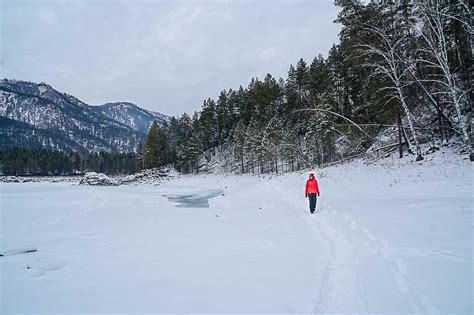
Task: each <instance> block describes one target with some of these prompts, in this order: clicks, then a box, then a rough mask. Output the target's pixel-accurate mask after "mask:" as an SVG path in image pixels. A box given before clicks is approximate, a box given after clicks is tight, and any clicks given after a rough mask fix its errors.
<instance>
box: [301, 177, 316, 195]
mask: <svg viewBox="0 0 474 315" xmlns="http://www.w3.org/2000/svg"><path fill="white" fill-rule="evenodd" d="M304 194H305V195H306V194H319V188H318V181H317V180H316V178H315V179H308V180H307V181H306V189H305V191H304Z"/></svg>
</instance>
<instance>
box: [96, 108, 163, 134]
mask: <svg viewBox="0 0 474 315" xmlns="http://www.w3.org/2000/svg"><path fill="white" fill-rule="evenodd" d="M93 108H94V110H96V111H99V112H101V113H102V114H104V115H106V116H107V117H110V118H112V119H114V120H116V121H119V122H121V123H122V124H124V125H127V126H129V127H131V128H132V129H134V130H135V131H138V132H141V133H147V132H148V128H149V127H150V125H151V124H152V123H153V121H156V122H157V123H158V124H162V123H163V122H164V121H165V120H168V117H167V116H165V115H163V114H160V113H157V112H152V111H148V110H146V109H143V108H141V107H138V106H137V105H135V104H132V103H126V102H119V103H107V104H104V105H101V106H94V107H93Z"/></svg>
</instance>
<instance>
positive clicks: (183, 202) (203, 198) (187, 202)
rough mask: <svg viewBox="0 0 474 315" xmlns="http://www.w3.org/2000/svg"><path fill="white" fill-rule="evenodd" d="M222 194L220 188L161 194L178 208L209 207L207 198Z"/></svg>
mask: <svg viewBox="0 0 474 315" xmlns="http://www.w3.org/2000/svg"><path fill="white" fill-rule="evenodd" d="M222 194H223V191H222V189H212V190H202V191H198V192H196V193H192V194H185V195H163V196H164V197H166V198H168V200H169V201H171V202H177V203H178V204H177V205H176V207H180V208H209V199H211V198H214V197H217V196H220V195H222Z"/></svg>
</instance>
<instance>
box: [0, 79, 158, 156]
mask: <svg viewBox="0 0 474 315" xmlns="http://www.w3.org/2000/svg"><path fill="white" fill-rule="evenodd" d="M100 108H101V107H100ZM100 108H96V107H94V106H89V105H87V104H85V103H83V102H81V101H80V100H78V99H77V98H75V97H73V96H71V95H68V94H65V93H61V92H58V91H56V90H55V89H53V88H52V87H51V86H50V85H47V84H45V83H39V84H37V83H32V82H24V81H16V80H8V79H3V80H1V81H0V117H2V118H3V119H2V120H1V121H0V123H1V125H2V126H3V127H5V129H6V128H8V130H9V133H6V132H2V133H0V145H2V147H5V146H20V147H48V148H54V149H59V150H71V149H73V150H86V151H100V150H105V151H121V152H124V151H133V150H135V149H136V147H137V145H138V143H139V142H140V141H141V140H142V139H143V137H144V134H145V133H146V130H145V129H147V128H145V127H146V126H145V125H146V118H144V117H145V116H146V115H148V116H146V117H147V119H148V120H147V121H148V123H150V121H151V120H152V119H153V118H152V117H157V118H158V117H160V115H158V114H155V115H153V114H151V113H149V114H146V115H145V113H147V111H145V110H141V109H140V108H139V107H137V106H134V107H133V111H131V110H128V109H124V108H122V107H118V108H116V109H115V110H114V114H113V115H112V114H111V113H110V112H109V111H104V112H102V111H101V110H100ZM121 110H123V112H122V113H120V111H121ZM12 121H13V122H12ZM15 122H17V123H18V124H15ZM25 124H26V125H25ZM2 129H4V128H2ZM11 133H14V134H16V135H15V137H14V138H11V139H7V137H8V136H9V135H10V134H11Z"/></svg>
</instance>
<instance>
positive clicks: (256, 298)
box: [0, 150, 473, 314]
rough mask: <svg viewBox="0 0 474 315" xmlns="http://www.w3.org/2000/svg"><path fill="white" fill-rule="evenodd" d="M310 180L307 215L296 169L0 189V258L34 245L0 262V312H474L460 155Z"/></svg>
mask: <svg viewBox="0 0 474 315" xmlns="http://www.w3.org/2000/svg"><path fill="white" fill-rule="evenodd" d="M316 173H317V176H318V180H319V183H320V188H321V198H320V200H318V212H317V214H315V215H313V216H311V215H310V214H309V212H308V210H307V205H306V200H305V198H304V194H303V193H304V183H305V180H306V175H307V174H306V172H298V173H290V174H283V175H278V176H274V175H273V176H269V175H267V176H251V175H241V176H230V175H200V176H179V177H177V178H175V179H172V180H170V181H168V182H165V183H163V184H162V185H160V186H156V187H155V186H148V185H143V186H115V187H91V186H71V185H70V184H67V183H23V184H9V183H0V191H1V196H2V198H1V222H0V223H1V229H0V253H1V252H2V251H8V250H9V251H10V253H11V251H12V250H13V251H14V250H15V249H17V250H18V249H22V248H34V249H37V251H36V252H31V253H19V254H16V255H8V256H3V257H0V268H1V291H0V294H1V295H0V296H1V300H0V302H1V303H0V313H2V314H8V313H36V314H37V313H66V312H74V313H144V312H155V313H158V312H159V313H177V312H187V313H189V312H193V313H230V312H232V313H249V312H251V313H318V314H324V313H353V314H362V313H363V314H367V313H371V314H374V313H403V314H415V313H416V314H418V313H424V314H432V313H453V314H469V313H472V311H473V305H472V301H473V298H472V297H473V292H472V279H473V269H472V268H473V264H472V246H473V245H472V244H473V233H472V232H473V223H472V222H473V221H472V219H473V217H472V204H473V203H472V202H473V199H472V198H473V197H472V192H473V190H472V166H471V164H470V162H469V161H464V160H460V158H459V156H456V155H454V154H452V153H450V152H449V151H443V150H442V152H438V153H436V154H433V155H430V156H427V157H426V160H425V161H423V162H421V163H409V162H407V161H398V160H396V159H394V160H391V159H387V160H384V161H381V162H380V163H379V164H377V165H372V166H366V165H364V164H363V163H362V162H352V163H348V164H343V165H339V166H334V167H330V168H325V169H322V170H319V171H317V172H316ZM204 191H208V192H213V193H211V194H210V195H209V196H211V195H212V197H213V198H211V199H209V200H208V202H209V208H186V207H176V205H177V204H176V203H174V202H171V201H169V200H168V198H167V197H166V196H180V195H185V196H194V195H195V196H204V195H205V196H207V195H206V194H202V192H204ZM221 191H222V193H220V192H221ZM199 192H201V195H199ZM217 192H219V194H218V193H217ZM191 198H192V197H191Z"/></svg>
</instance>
